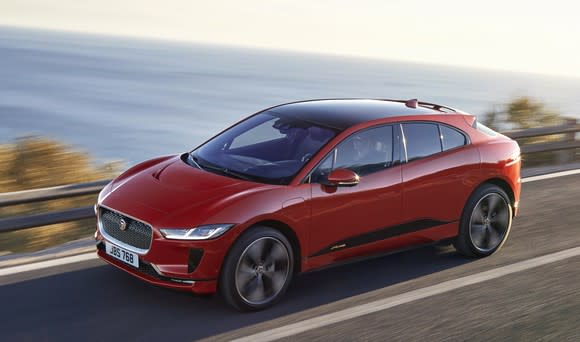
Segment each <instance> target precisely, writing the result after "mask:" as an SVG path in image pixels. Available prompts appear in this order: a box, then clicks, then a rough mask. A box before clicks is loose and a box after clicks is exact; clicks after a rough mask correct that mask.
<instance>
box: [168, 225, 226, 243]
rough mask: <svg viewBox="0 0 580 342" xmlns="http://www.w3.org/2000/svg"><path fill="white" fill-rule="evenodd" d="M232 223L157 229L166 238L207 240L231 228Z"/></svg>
mask: <svg viewBox="0 0 580 342" xmlns="http://www.w3.org/2000/svg"><path fill="white" fill-rule="evenodd" d="M233 226H234V225H233V224H208V225H205V226H199V227H195V228H187V229H167V228H164V229H159V230H160V231H161V234H163V236H164V237H165V238H166V239H171V240H209V239H213V238H216V237H218V236H220V235H222V234H223V233H225V232H227V231H228V230H229V229H230V228H232V227H233Z"/></svg>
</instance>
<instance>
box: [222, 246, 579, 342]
mask: <svg viewBox="0 0 580 342" xmlns="http://www.w3.org/2000/svg"><path fill="white" fill-rule="evenodd" d="M579 255H580V247H575V248H570V249H567V250H564V251H561V252H557V253H552V254H548V255H544V256H541V257H537V258H533V259H529V260H525V261H520V262H516V263H515V264H511V265H507V266H503V267H498V268H495V269H492V270H489V271H485V272H481V273H477V274H473V275H469V276H466V277H461V278H458V279H453V280H449V281H446V282H443V283H439V284H437V285H432V286H427V287H424V288H421V289H417V290H413V291H410V292H406V293H403V294H400V295H396V296H392V297H387V298H383V299H379V300H376V301H373V302H370V303H366V304H362V305H357V306H354V307H351V308H348V309H344V310H341V311H337V312H333V313H330V314H326V315H322V316H318V317H314V318H311V319H308V320H305V321H300V322H297V323H293V324H289V325H286V326H282V327H279V328H274V329H270V330H266V331H262V332H260V333H256V334H253V335H249V336H246V337H242V338H239V339H236V340H233V341H236V342H250V341H251V342H257V341H264V342H265V341H274V340H277V339H280V338H284V337H289V336H294V335H297V334H300V333H303V332H306V331H309V330H312V329H317V328H321V327H324V326H327V325H331V324H335V323H339V322H342V321H346V320H349V319H353V318H357V317H360V316H364V315H368V314H371V313H374V312H378V311H382V310H386V309H389V308H392V307H395V306H398V305H402V304H406V303H410V302H413V301H416V300H418V299H422V298H427V297H431V296H435V295H438V294H442V293H445V292H449V291H453V290H456V289H459V288H462V287H465V286H469V285H473V284H478V283H481V282H484V281H488V280H492V279H495V278H499V277H503V276H505V275H508V274H512V273H516V272H521V271H524V270H527V269H530V268H534V267H538V266H542V265H546V264H550V263H553V262H556V261H561V260H564V259H568V258H572V257H575V256H579Z"/></svg>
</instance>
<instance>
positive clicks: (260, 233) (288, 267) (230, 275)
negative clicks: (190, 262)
mask: <svg viewBox="0 0 580 342" xmlns="http://www.w3.org/2000/svg"><path fill="white" fill-rule="evenodd" d="M293 272H294V254H293V252H292V246H291V245H290V242H289V241H288V239H287V238H286V237H285V236H284V235H283V234H282V233H280V232H279V231H277V230H275V229H272V228H270V227H266V226H257V227H254V228H251V229H250V230H249V231H247V232H246V233H244V234H243V235H242V236H241V237H240V238H239V239H238V240H237V241H236V242H235V243H234V244H233V246H232V248H231V249H230V251H229V253H228V255H227V257H226V259H225V260H224V264H223V266H222V271H221V274H220V279H219V289H220V293H221V295H222V297H223V298H224V300H225V301H226V303H228V304H229V305H230V306H233V307H234V308H236V309H238V310H240V311H258V310H263V309H266V308H268V307H270V306H272V305H274V304H275V303H276V302H277V301H279V300H280V298H281V297H282V296H283V295H284V293H285V292H286V290H287V289H288V286H289V285H290V282H291V280H292V275H293Z"/></svg>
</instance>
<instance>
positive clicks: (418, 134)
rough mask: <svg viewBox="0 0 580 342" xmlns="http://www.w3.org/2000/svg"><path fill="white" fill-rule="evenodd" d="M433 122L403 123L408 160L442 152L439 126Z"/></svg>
mask: <svg viewBox="0 0 580 342" xmlns="http://www.w3.org/2000/svg"><path fill="white" fill-rule="evenodd" d="M437 126H438V125H436V124H431V123H406V124H403V133H404V135H405V144H406V146H407V159H408V161H411V160H414V159H418V158H423V157H427V156H430V155H432V154H435V153H439V152H441V138H440V137H439V127H437Z"/></svg>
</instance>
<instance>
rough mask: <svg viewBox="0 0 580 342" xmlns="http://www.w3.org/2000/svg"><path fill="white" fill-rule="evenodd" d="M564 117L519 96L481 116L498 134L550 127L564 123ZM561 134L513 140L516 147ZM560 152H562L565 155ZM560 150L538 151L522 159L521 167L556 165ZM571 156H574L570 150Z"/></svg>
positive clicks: (527, 98)
mask: <svg viewBox="0 0 580 342" xmlns="http://www.w3.org/2000/svg"><path fill="white" fill-rule="evenodd" d="M564 120H565V118H564V117H563V116H562V115H561V114H560V113H558V112H557V111H555V110H552V109H550V108H548V107H546V105H545V104H543V103H542V102H540V101H537V100H535V99H533V98H530V97H527V96H522V97H518V98H515V99H513V100H512V101H510V102H509V103H506V104H504V105H499V106H495V107H494V109H493V110H491V111H489V112H487V113H485V120H483V123H484V124H485V125H486V126H488V127H490V128H493V129H494V130H496V131H498V132H504V131H508V130H516V129H529V128H536V127H546V126H554V125H559V124H563V123H564ZM562 137H563V135H561V134H560V135H550V136H540V137H533V138H523V139H517V141H518V143H519V144H520V146H522V145H524V144H535V143H542V142H550V141H558V140H561V139H562ZM569 152H570V151H564V152H563V153H569ZM561 153H562V152H561V151H553V152H538V153H533V154H528V155H526V156H524V159H523V165H522V166H523V167H532V166H539V165H549V164H557V163H558V162H559V158H560V156H561ZM572 153H574V152H573V151H572Z"/></svg>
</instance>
